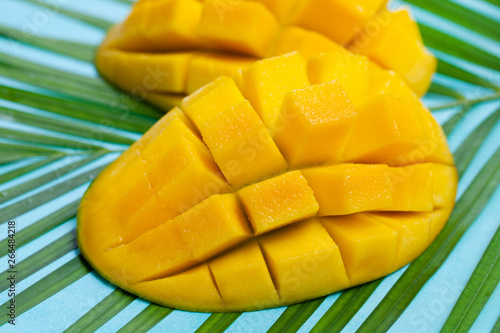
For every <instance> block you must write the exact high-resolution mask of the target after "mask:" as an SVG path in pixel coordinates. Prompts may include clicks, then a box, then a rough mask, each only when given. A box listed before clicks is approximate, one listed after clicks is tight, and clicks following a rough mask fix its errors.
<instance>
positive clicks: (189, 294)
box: [130, 264, 226, 312]
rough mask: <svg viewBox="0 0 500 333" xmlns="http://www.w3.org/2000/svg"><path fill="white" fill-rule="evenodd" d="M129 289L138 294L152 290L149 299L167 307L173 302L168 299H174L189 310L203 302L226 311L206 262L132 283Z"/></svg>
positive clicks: (194, 308) (193, 309) (196, 308)
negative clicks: (188, 268)
mask: <svg viewBox="0 0 500 333" xmlns="http://www.w3.org/2000/svg"><path fill="white" fill-rule="evenodd" d="M193 286H196V287H195V288H193ZM130 290H131V291H132V292H133V293H136V294H139V295H144V294H149V293H150V291H151V290H154V291H155V293H154V295H151V300H152V301H153V302H155V303H158V304H162V305H164V306H167V307H170V306H172V304H174V303H173V302H171V301H168V300H175V304H178V305H177V306H179V307H182V308H184V309H188V310H191V311H196V310H198V307H197V306H196V305H195V304H197V303H202V304H205V306H206V307H207V308H211V309H214V311H221V312H224V311H226V306H225V305H224V302H223V301H222V298H221V297H220V294H219V291H218V290H217V286H216V284H215V281H214V280H213V277H212V273H211V271H210V269H209V268H208V265H207V264H204V265H201V266H197V267H195V268H192V269H190V270H188V271H185V272H182V273H180V274H177V275H173V276H169V277H166V278H163V279H158V280H152V281H145V282H140V283H136V284H133V285H132V286H131V287H130Z"/></svg>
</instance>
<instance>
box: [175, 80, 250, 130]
mask: <svg viewBox="0 0 500 333" xmlns="http://www.w3.org/2000/svg"><path fill="white" fill-rule="evenodd" d="M244 100H245V98H244V97H243V95H242V94H241V92H240V90H239V89H238V87H237V86H236V83H234V80H233V79H231V78H229V77H226V76H221V77H219V78H217V79H215V80H214V81H212V82H210V83H209V84H207V85H205V86H203V87H201V88H200V89H198V90H197V91H196V92H194V93H192V94H191V95H189V96H187V97H186V98H185V99H183V100H182V104H181V109H182V111H184V112H185V113H186V115H187V116H188V117H189V119H190V120H191V121H192V122H193V123H194V124H195V125H196V126H199V125H201V124H203V123H204V122H205V121H207V120H208V119H210V118H212V117H214V116H216V115H218V114H219V113H220V112H222V111H224V110H226V109H228V108H230V107H233V106H235V105H236V104H238V103H239V102H243V101H244Z"/></svg>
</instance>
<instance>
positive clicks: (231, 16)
mask: <svg viewBox="0 0 500 333" xmlns="http://www.w3.org/2000/svg"><path fill="white" fill-rule="evenodd" d="M228 7H229V8H228ZM278 29H279V24H278V22H277V21H276V19H275V18H274V17H273V15H272V14H271V13H270V12H269V11H268V10H267V9H266V7H264V5H262V4H260V3H256V2H246V1H242V2H239V3H237V5H229V4H224V2H221V1H220V0H206V1H205V5H204V7H203V13H202V15H201V20H200V24H199V26H198V35H199V36H200V37H201V38H202V39H203V40H204V41H205V42H207V43H208V44H209V45H210V46H211V47H216V48H218V49H222V50H226V51H230V52H239V53H243V54H246V55H250V56H257V57H264V56H265V55H266V54H267V53H268V50H269V48H270V46H271V43H272V42H273V41H274V39H275V38H276V36H277V33H278Z"/></svg>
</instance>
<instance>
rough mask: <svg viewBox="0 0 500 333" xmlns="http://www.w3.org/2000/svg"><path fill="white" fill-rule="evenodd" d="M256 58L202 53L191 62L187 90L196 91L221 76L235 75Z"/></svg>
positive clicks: (189, 91)
mask: <svg viewBox="0 0 500 333" xmlns="http://www.w3.org/2000/svg"><path fill="white" fill-rule="evenodd" d="M254 62H255V59H253V58H250V57H244V56H237V55H231V54H220V53H202V54H199V55H196V56H195V57H193V58H192V59H191V62H190V63H189V71H188V77H187V86H186V92H187V93H188V94H190V93H192V92H195V91H196V90H198V89H199V88H201V87H203V86H204V85H206V84H208V83H210V82H212V81H213V80H215V79H216V78H218V77H219V76H229V77H231V76H233V75H235V74H237V73H238V71H239V70H240V69H242V68H245V67H247V66H249V65H250V64H252V63H254Z"/></svg>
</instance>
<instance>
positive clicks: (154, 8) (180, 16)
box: [142, 0, 203, 51]
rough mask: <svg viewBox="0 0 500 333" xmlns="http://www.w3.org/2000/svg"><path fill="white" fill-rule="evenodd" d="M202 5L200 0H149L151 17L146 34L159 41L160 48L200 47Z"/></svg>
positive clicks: (146, 26)
mask: <svg viewBox="0 0 500 333" xmlns="http://www.w3.org/2000/svg"><path fill="white" fill-rule="evenodd" d="M146 6H148V5H146ZM202 7H203V6H202V4H201V3H199V2H198V1H196V0H167V1H149V8H148V9H146V10H148V14H147V20H146V21H145V25H144V28H143V31H142V32H143V34H144V37H145V38H146V39H147V40H150V41H151V42H153V43H154V44H155V45H157V50H160V51H173V50H187V49H194V48H198V47H200V45H201V42H200V39H199V37H198V36H197V33H196V28H197V27H198V24H199V22H200V19H201V13H202V9H203V8H202Z"/></svg>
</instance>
